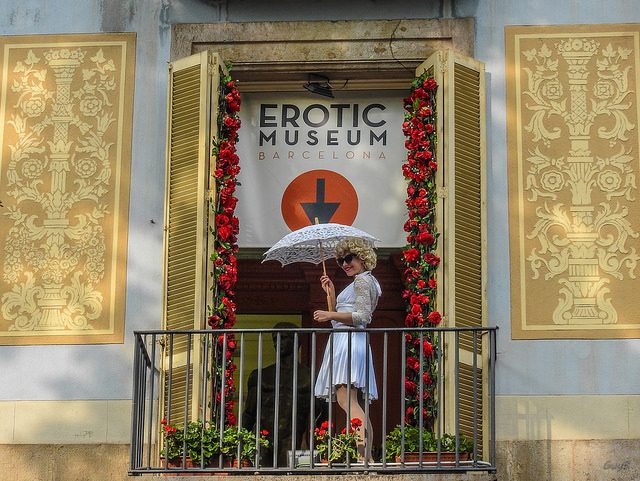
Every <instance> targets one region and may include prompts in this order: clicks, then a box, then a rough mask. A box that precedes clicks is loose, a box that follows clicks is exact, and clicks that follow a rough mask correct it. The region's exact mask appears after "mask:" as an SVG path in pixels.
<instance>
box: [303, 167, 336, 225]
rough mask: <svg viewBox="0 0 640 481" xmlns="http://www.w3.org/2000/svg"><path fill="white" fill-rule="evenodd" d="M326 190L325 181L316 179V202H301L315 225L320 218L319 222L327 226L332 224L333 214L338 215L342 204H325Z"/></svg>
mask: <svg viewBox="0 0 640 481" xmlns="http://www.w3.org/2000/svg"><path fill="white" fill-rule="evenodd" d="M324 189H325V179H321V178H318V179H316V201H315V202H300V205H301V206H302V209H303V210H304V213H305V214H307V217H308V218H309V222H311V223H312V224H314V223H315V218H316V217H317V218H318V222H320V223H321V224H326V223H327V222H331V218H332V217H333V214H335V213H336V210H338V207H340V202H325V201H324Z"/></svg>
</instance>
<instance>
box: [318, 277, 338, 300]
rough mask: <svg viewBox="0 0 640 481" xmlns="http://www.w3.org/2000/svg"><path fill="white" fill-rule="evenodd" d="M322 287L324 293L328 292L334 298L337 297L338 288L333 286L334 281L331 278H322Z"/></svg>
mask: <svg viewBox="0 0 640 481" xmlns="http://www.w3.org/2000/svg"><path fill="white" fill-rule="evenodd" d="M320 285H321V286H322V289H323V290H324V292H326V293H327V294H328V295H329V296H331V297H332V298H335V297H336V288H335V287H334V285H333V281H332V280H331V279H329V276H321V277H320Z"/></svg>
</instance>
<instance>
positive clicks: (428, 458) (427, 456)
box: [396, 451, 471, 465]
mask: <svg viewBox="0 0 640 481" xmlns="http://www.w3.org/2000/svg"><path fill="white" fill-rule="evenodd" d="M470 458H471V456H470V455H469V453H459V455H458V460H459V461H469V459H470ZM420 461H422V462H423V463H429V464H437V463H438V453H436V452H431V451H429V452H423V453H422V457H420V453H404V462H405V464H406V463H419V462H420ZM401 462H402V456H396V463H401ZM440 464H446V465H455V464H456V453H451V452H444V451H443V452H441V453H440Z"/></svg>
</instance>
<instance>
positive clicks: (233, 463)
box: [222, 456, 252, 469]
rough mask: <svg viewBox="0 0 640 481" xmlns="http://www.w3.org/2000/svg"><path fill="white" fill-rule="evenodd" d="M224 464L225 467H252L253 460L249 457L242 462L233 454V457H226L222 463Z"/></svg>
mask: <svg viewBox="0 0 640 481" xmlns="http://www.w3.org/2000/svg"><path fill="white" fill-rule="evenodd" d="M222 466H223V467H225V468H236V469H237V468H238V467H242V468H250V467H251V466H252V465H251V461H249V460H248V459H242V462H241V463H238V458H237V457H235V456H233V457H227V456H225V457H224V461H223V463H222Z"/></svg>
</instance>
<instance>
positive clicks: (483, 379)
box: [416, 51, 488, 452]
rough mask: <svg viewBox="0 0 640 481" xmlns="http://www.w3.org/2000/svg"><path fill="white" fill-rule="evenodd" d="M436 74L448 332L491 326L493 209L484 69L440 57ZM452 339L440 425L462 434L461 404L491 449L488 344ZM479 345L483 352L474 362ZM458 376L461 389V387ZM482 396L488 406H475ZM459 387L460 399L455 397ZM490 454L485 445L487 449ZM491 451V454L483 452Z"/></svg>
mask: <svg viewBox="0 0 640 481" xmlns="http://www.w3.org/2000/svg"><path fill="white" fill-rule="evenodd" d="M425 70H429V71H430V73H431V74H432V75H433V77H434V79H435V80H436V81H437V83H438V92H437V132H438V146H437V159H438V173H437V178H436V180H437V183H438V212H437V216H436V224H437V228H438V232H439V233H440V238H439V242H438V250H439V252H438V254H439V255H440V258H441V259H442V262H441V265H440V268H439V269H438V284H439V289H438V299H437V305H438V309H439V311H440V313H441V314H442V315H443V325H444V326H447V327H482V326H486V322H487V315H486V286H485V283H486V266H485V264H486V235H485V231H486V229H485V224H486V213H485V211H486V209H485V202H486V201H485V199H486V193H485V177H484V172H485V93H484V89H485V85H484V65H483V64H482V63H480V62H478V61H475V60H473V59H470V58H467V57H464V56H462V55H459V54H457V53H455V52H453V51H439V52H436V53H434V54H433V55H432V56H431V57H430V58H429V59H427V60H426V61H425V62H424V63H423V64H422V65H421V66H420V67H418V69H417V71H416V75H420V74H422V73H423V72H424V71H425ZM457 342H458V346H459V347H458V352H459V355H458V357H457V359H456V356H455V351H456V336H455V335H447V336H446V337H445V346H444V353H445V365H444V393H442V394H443V396H442V398H441V399H443V403H442V405H441V410H440V419H439V422H440V423H442V424H441V426H442V429H443V430H444V431H445V432H454V431H455V423H456V419H455V403H456V398H457V399H458V406H459V421H458V422H459V429H460V431H461V432H462V433H464V434H465V435H467V436H470V437H471V436H473V434H474V433H473V425H474V419H477V423H478V425H479V426H481V427H482V429H480V430H479V432H477V433H476V436H478V437H479V438H480V441H481V443H480V446H482V444H483V442H484V443H486V441H487V436H486V433H485V432H484V431H485V427H486V426H488V423H487V422H486V415H487V414H488V409H487V406H486V405H483V404H482V402H484V403H486V400H485V397H486V393H487V392H488V386H487V376H486V375H484V373H487V372H488V370H487V366H486V362H487V359H488V356H487V354H488V353H487V352H486V344H487V342H486V340H485V339H484V338H483V337H481V336H479V335H478V336H477V338H476V339H475V340H474V336H472V335H468V334H463V335H461V336H460V337H459V339H458V341H457ZM474 342H475V343H476V348H475V351H476V352H477V353H478V355H477V356H476V359H475V363H474V359H473V357H474V356H473V354H472V353H473V350H474ZM456 374H457V375H458V379H459V384H458V386H456ZM474 380H475V389H476V392H477V397H476V398H477V399H479V400H481V404H478V403H476V404H475V405H474V402H473V393H474ZM456 387H457V396H456ZM485 448H486V446H485ZM484 451H485V452H486V449H485V450H484Z"/></svg>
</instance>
